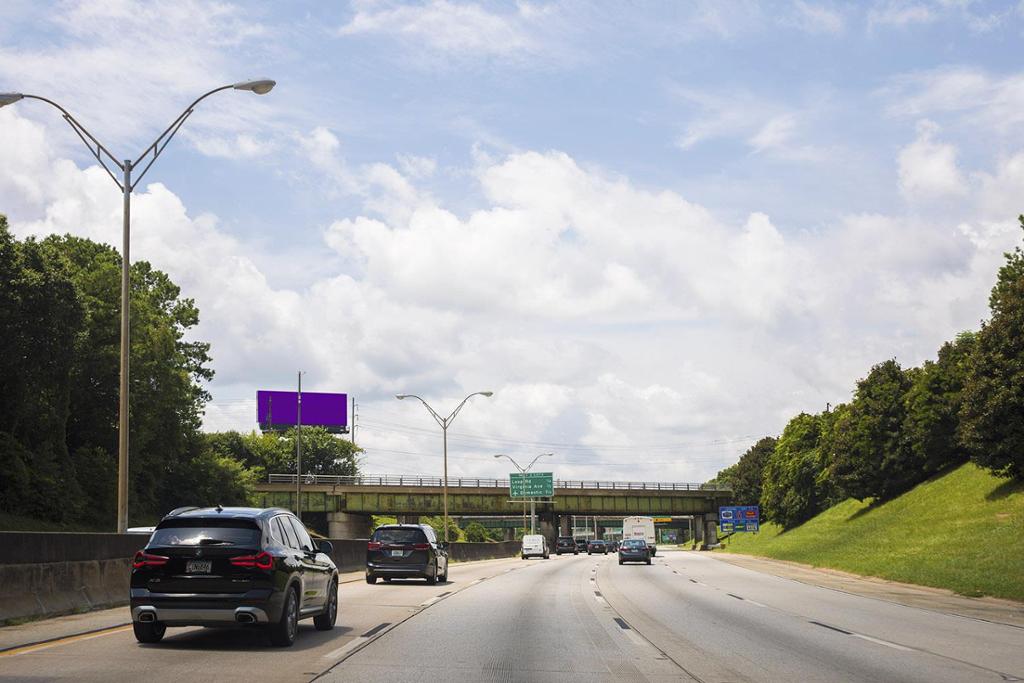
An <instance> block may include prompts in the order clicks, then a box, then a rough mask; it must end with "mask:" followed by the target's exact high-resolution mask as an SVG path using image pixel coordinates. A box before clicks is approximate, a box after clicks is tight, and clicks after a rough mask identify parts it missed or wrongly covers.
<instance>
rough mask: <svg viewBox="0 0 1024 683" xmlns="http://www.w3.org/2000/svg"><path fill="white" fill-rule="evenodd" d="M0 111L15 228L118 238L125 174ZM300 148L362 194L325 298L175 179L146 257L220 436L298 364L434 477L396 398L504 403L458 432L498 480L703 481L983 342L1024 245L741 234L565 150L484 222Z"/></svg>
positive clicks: (368, 431) (421, 430) (1004, 233)
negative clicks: (189, 302)
mask: <svg viewBox="0 0 1024 683" xmlns="http://www.w3.org/2000/svg"><path fill="white" fill-rule="evenodd" d="M0 117H3V118H2V119H0V124H2V125H0V148H3V149H4V150H5V153H6V154H7V158H8V159H9V160H10V162H11V163H10V165H6V166H5V171H4V172H3V173H0V206H4V207H6V206H8V205H10V204H11V203H18V205H19V209H18V215H17V216H16V217H15V216H14V214H13V213H12V217H13V220H12V226H13V229H14V230H15V232H16V233H17V234H19V235H29V234H33V235H44V234H50V233H64V232H72V233H75V234H80V235H84V236H88V237H91V238H93V239H97V240H101V241H104V242H107V243H112V244H116V243H119V226H120V201H119V197H118V196H117V193H116V192H113V191H112V188H111V187H110V180H109V178H107V177H106V175H105V174H104V173H103V172H102V171H101V170H99V169H97V168H95V167H91V168H86V169H80V168H78V167H77V166H76V165H75V164H73V163H71V162H69V161H67V160H65V159H63V158H62V157H61V155H60V153H59V151H57V150H55V149H54V148H53V147H52V146H50V145H48V144H47V139H48V138H47V135H46V133H45V129H44V128H42V127H41V126H39V125H38V124H36V123H33V122H31V121H28V120H26V119H23V118H20V117H19V116H18V115H17V114H16V113H14V112H11V111H4V112H0ZM929 135H933V133H931V132H930V131H928V130H924V131H922V136H923V138H927V136H929ZM928 139H929V141H930V144H931V145H937V144H939V143H937V142H935V140H934V139H933V138H928ZM23 140H24V141H23ZM302 141H303V143H304V144H305V145H306V147H305V149H306V150H307V151H308V152H309V155H310V158H311V159H315V162H316V164H317V168H322V169H334V170H335V171H336V172H337V174H338V176H339V178H341V179H342V180H344V181H346V182H351V185H350V187H351V188H352V189H353V190H354V191H355V192H357V196H358V197H360V198H361V199H362V201H363V202H364V210H363V211H354V212H352V213H349V214H347V215H343V216H339V217H338V219H337V220H336V221H334V222H333V223H331V224H330V226H329V227H328V228H326V229H325V231H324V233H323V239H324V242H323V244H321V245H319V247H320V249H321V250H322V253H323V258H324V260H325V261H326V262H331V261H330V259H329V257H330V256H331V254H332V253H334V254H337V255H338V256H337V257H336V259H337V262H338V263H339V265H338V266H337V267H335V268H334V269H333V270H332V271H331V272H329V273H327V274H325V275H324V276H322V277H320V278H318V279H316V281H315V282H313V284H312V285H310V286H309V287H304V288H288V287H280V286H275V285H274V284H273V278H272V277H271V276H272V275H273V272H272V271H270V270H265V269H264V268H261V267H260V265H258V264H261V263H266V264H272V263H274V259H273V258H271V255H269V254H264V253H262V252H261V250H262V249H265V248H266V249H272V247H264V246H262V245H261V244H260V243H257V242H248V241H245V240H243V239H240V238H237V237H233V236H231V235H230V234H228V233H227V231H226V230H225V229H224V227H223V226H222V225H221V223H220V221H219V220H218V219H217V217H215V216H211V215H193V214H192V213H191V212H190V211H189V210H188V208H187V207H186V206H185V204H184V203H183V202H182V200H181V199H180V198H179V197H178V196H177V195H176V194H175V193H174V192H173V191H172V190H171V189H170V188H168V187H166V186H163V185H160V184H156V183H154V184H150V185H149V186H147V187H145V188H142V189H141V191H140V192H138V193H136V196H135V198H134V203H133V221H134V223H133V228H134V229H133V254H134V255H135V258H138V259H146V260H148V261H150V262H151V263H153V264H154V266H156V267H158V268H160V269H162V270H165V271H166V272H167V273H168V274H169V275H170V276H171V278H172V279H173V280H174V281H175V282H177V283H178V284H180V285H181V286H182V289H183V293H184V294H185V295H187V296H190V297H194V298H195V300H196V302H197V305H198V306H199V309H200V312H201V323H200V326H199V328H198V330H197V331H196V336H197V337H198V338H200V339H206V340H209V341H211V342H212V344H213V349H212V353H213V357H214V367H215V369H216V371H217V378H216V380H215V382H214V386H213V390H214V396H215V398H214V402H213V404H212V405H211V407H210V409H209V412H208V421H207V426H208V427H210V428H214V427H219V428H223V427H226V426H234V427H240V428H249V427H252V426H253V421H254V418H253V416H252V414H251V413H252V411H251V406H250V404H249V403H248V401H249V400H250V399H251V393H252V392H253V391H254V390H255V388H256V387H261V388H262V387H267V388H280V387H283V386H285V387H286V386H290V382H291V379H292V377H293V373H294V371H295V370H296V369H298V368H299V367H301V368H302V369H303V370H306V371H307V372H308V373H309V374H308V375H307V379H308V382H309V388H310V389H311V390H339V389H340V390H345V391H349V392H350V393H352V394H354V395H356V396H357V397H358V398H359V401H360V403H361V404H362V408H361V414H362V415H363V416H364V419H365V420H366V424H365V425H364V431H363V433H362V435H361V437H360V440H361V444H362V445H365V446H366V447H367V448H368V449H369V450H368V452H369V455H368V457H367V460H366V462H367V464H366V467H367V468H368V469H370V470H374V471H394V472H406V473H417V472H418V473H422V472H431V471H436V469H437V465H438V457H439V449H438V448H437V437H438V435H437V433H436V429H435V425H434V424H433V423H432V422H431V421H430V419H429V416H428V415H426V413H425V412H424V411H422V409H421V407H419V406H415V405H407V404H406V403H407V402H406V403H403V404H397V402H396V401H394V400H393V399H390V398H389V396H390V395H391V394H393V393H395V392H397V391H414V392H416V393H422V394H423V395H424V396H425V397H427V398H428V400H430V401H431V402H432V403H433V404H434V405H435V407H437V408H438V409H439V410H441V409H444V408H448V409H449V410H450V409H451V408H452V407H454V406H455V405H456V404H457V403H458V401H460V400H461V398H462V397H463V396H465V395H466V394H467V393H469V392H471V391H477V390H481V389H491V390H493V391H495V392H496V394H495V397H494V398H493V399H491V400H488V401H483V400H481V401H479V402H477V401H475V400H474V402H473V404H472V405H471V406H468V407H467V408H466V410H465V411H464V412H463V413H461V414H460V416H459V421H458V423H457V425H456V426H455V428H453V430H452V432H451V433H450V435H449V436H450V444H449V445H450V450H451V456H452V461H451V463H450V465H451V471H452V472H453V474H455V475H459V474H463V475H478V476H493V473H494V464H493V458H492V457H491V455H492V454H493V453H496V452H506V453H509V454H511V455H516V456H518V455H528V454H533V455H535V454H536V453H537V452H544V451H556V452H558V457H559V459H558V461H557V463H556V464H557V470H558V472H559V474H560V476H567V477H568V476H576V477H588V478H593V477H594V476H596V473H598V472H600V473H602V474H601V475H600V476H607V477H608V478H615V479H624V478H648V479H661V480H664V479H676V480H684V481H685V480H700V479H704V478H707V477H709V476H711V475H713V474H714V472H715V471H716V470H717V469H719V468H720V467H721V466H723V465H724V464H727V463H728V461H730V460H732V459H734V458H735V456H736V454H737V453H738V452H741V451H742V450H743V448H744V447H745V446H746V445H748V441H750V442H752V441H753V440H755V439H756V438H757V437H758V436H761V435H763V434H765V433H770V432H774V431H778V430H779V429H780V428H781V426H782V424H783V421H784V420H785V419H786V418H788V417H789V416H790V415H792V414H793V413H795V412H797V411H799V410H808V409H817V408H820V406H823V405H824V403H825V402H826V401H830V402H833V403H835V402H836V401H837V400H842V399H844V398H847V397H848V392H849V390H850V388H851V386H852V380H853V378H855V377H857V376H860V375H862V374H863V372H864V371H865V369H866V368H867V367H869V366H870V364H871V363H873V362H877V361H878V360H880V359H883V358H887V357H891V356H892V355H893V354H894V353H895V354H897V355H898V357H899V358H900V360H901V361H904V362H908V363H916V362H920V360H922V359H923V358H924V357H928V356H930V355H931V354H932V352H933V351H934V349H935V348H936V347H937V346H938V344H939V343H940V342H941V341H942V340H944V339H947V338H949V337H950V336H951V335H952V334H953V333H955V332H956V331H957V330H959V329H963V328H965V327H971V326H974V325H975V324H976V321H977V320H978V319H979V318H980V317H981V316H982V315H984V312H985V298H986V293H987V290H988V288H989V287H990V286H991V283H992V279H993V277H994V273H995V269H996V268H997V266H998V264H999V262H1000V259H1001V252H1002V251H1004V250H1005V249H1006V248H1007V247H1008V246H1009V245H1011V244H1012V243H1014V242H1015V241H1016V240H1017V235H1016V233H1015V232H1014V229H1013V225H1012V220H1003V221H998V222H997V221H991V220H988V219H987V218H985V217H984V216H981V215H979V216H978V217H976V218H974V219H972V220H969V221H959V222H957V223H955V224H954V223H950V222H948V221H946V222H944V221H941V220H940V221H937V222H936V221H932V220H928V221H925V220H917V219H914V218H907V217H902V216H880V215H870V214H868V215H856V216H847V217H845V218H843V219H841V220H839V221H837V222H836V223H834V224H832V225H828V226H824V227H823V228H822V229H821V231H820V232H816V233H810V234H806V233H799V232H795V231H793V230H786V229H785V227H784V226H782V227H780V226H778V225H776V224H775V222H773V220H772V218H771V217H769V216H768V215H766V214H763V213H753V214H751V215H749V216H748V217H747V218H746V219H744V220H743V221H740V222H739V223H736V224H732V223H729V222H725V221H723V220H721V219H720V218H718V217H716V216H715V215H714V214H713V213H711V212H709V211H708V210H707V209H705V208H704V207H702V206H700V205H699V204H696V203H694V202H692V201H689V200H688V199H686V198H685V197H683V196H681V195H680V194H678V193H677V192H674V191H672V190H669V189H659V188H655V189H648V188H643V187H640V186H639V185H638V184H637V183H635V182H633V181H632V180H631V179H629V178H626V177H622V176H618V175H614V174H611V173H608V172H607V171H603V170H600V169H594V168H589V167H587V166H585V165H582V164H581V163H579V162H578V161H577V160H576V159H574V158H573V157H571V156H570V155H568V154H566V153H564V152H558V151H546V152H539V151H525V152H519V153H513V154H508V155H505V156H503V157H501V158H498V159H494V160H489V161H487V160H480V161H479V165H478V166H477V167H475V168H472V169H469V170H467V172H466V175H465V177H466V179H467V182H468V183H470V184H471V185H473V186H475V189H476V190H477V191H478V192H479V196H480V197H481V199H480V206H478V207H476V208H475V209H472V210H469V211H466V212H465V213H463V214H460V213H456V212H455V211H453V210H452V209H451V208H449V207H447V206H446V204H445V203H444V202H443V201H441V200H439V199H437V198H435V197H433V196H432V195H431V194H430V193H429V192H426V191H425V190H423V189H422V188H421V187H419V185H418V183H417V179H416V174H417V173H419V172H422V171H425V170H429V167H430V164H423V163H416V162H413V163H408V164H400V165H399V167H392V166H390V165H388V164H383V163H370V164H365V165H355V166H353V165H351V164H350V163H348V161H347V160H346V159H345V158H344V155H343V150H344V145H343V144H342V140H340V139H339V138H338V136H337V135H335V134H334V133H331V132H330V131H328V130H326V129H318V130H313V131H311V132H310V133H309V134H307V135H305V136H303V137H302ZM1017 165H1019V164H1017V163H1016V162H1015V161H1014V157H1007V161H1006V163H1005V165H1003V166H1001V167H999V168H998V169H995V170H994V171H993V173H992V176H991V180H990V181H986V182H984V183H982V185H983V186H984V187H987V188H989V190H988V194H986V195H985V196H986V197H987V198H986V200H985V201H986V203H987V204H986V205H988V204H991V205H992V206H993V207H994V206H995V204H996V203H997V199H998V198H997V195H999V194H1001V193H1003V192H1014V185H1013V183H1014V181H1015V178H1016V177H1017V176H1016V175H1015V174H1016V173H1017V171H1016V170H1015V169H1016V168H1017ZM10 168H18V169H23V172H22V173H21V174H20V175H18V176H15V175H14V174H13V173H11V172H10V171H9V170H7V169H10ZM336 191H339V192H340V191H342V189H341V186H336ZM989 194H990V195H992V196H991V197H988V195H989ZM1016 196H1018V193H1015V192H1014V194H1013V197H1016ZM305 383H306V382H305V381H304V384H305Z"/></svg>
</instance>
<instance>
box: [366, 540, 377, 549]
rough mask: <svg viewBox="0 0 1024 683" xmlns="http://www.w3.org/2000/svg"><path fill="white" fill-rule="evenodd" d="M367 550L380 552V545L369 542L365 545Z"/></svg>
mask: <svg viewBox="0 0 1024 683" xmlns="http://www.w3.org/2000/svg"><path fill="white" fill-rule="evenodd" d="M366 549H367V550H380V543H379V542H377V541H370V542H369V543H367V544H366Z"/></svg>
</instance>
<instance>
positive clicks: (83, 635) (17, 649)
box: [0, 624, 131, 657]
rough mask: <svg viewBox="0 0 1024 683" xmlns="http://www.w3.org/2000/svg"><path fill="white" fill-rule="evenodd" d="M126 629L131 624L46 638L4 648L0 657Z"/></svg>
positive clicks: (36, 650)
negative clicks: (29, 643)
mask: <svg viewBox="0 0 1024 683" xmlns="http://www.w3.org/2000/svg"><path fill="white" fill-rule="evenodd" d="M128 630H131V624H127V625H125V626H114V627H112V628H105V629H101V630H99V631H91V632H89V633H80V634H78V635H76V636H68V637H66V638H56V639H54V640H47V641H45V642H42V643H35V644H34V645H24V646H22V647H15V648H12V649H10V650H4V651H3V652H0V657H14V656H15V655H23V654H26V653H29V652H38V651H39V650H45V649H47V648H51V647H56V646H58V645H67V644H68V643H77V642H79V641H81V640H89V639H90V638H99V637H100V636H109V635H110V634H112V633H121V632H123V631H128Z"/></svg>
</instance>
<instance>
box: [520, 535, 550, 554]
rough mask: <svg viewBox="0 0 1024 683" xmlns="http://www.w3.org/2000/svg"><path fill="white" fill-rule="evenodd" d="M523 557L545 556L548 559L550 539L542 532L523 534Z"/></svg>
mask: <svg viewBox="0 0 1024 683" xmlns="http://www.w3.org/2000/svg"><path fill="white" fill-rule="evenodd" d="M522 556H523V559H524V560H525V559H526V558H528V557H543V558H544V559H545V560H546V559H548V556H549V553H548V539H546V538H545V537H543V536H541V535H540V534H527V535H526V536H523V552H522Z"/></svg>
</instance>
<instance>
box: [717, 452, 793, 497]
mask: <svg viewBox="0 0 1024 683" xmlns="http://www.w3.org/2000/svg"><path fill="white" fill-rule="evenodd" d="M776 443H777V441H776V439H775V438H774V437H771V436H766V437H764V438H763V439H761V440H760V441H758V442H757V443H755V444H754V445H753V446H751V447H750V448H748V449H747V451H746V452H745V453H744V454H743V455H742V456H740V459H739V461H738V462H737V463H736V464H734V465H732V466H731V467H727V468H725V469H724V470H722V471H721V472H719V473H718V475H717V476H716V477H715V479H714V480H713V481H716V482H718V483H720V484H727V485H729V486H731V487H732V491H733V501H734V504H736V505H757V504H758V503H759V502H760V500H761V481H762V476H763V472H764V466H765V463H766V462H767V460H768V456H770V455H771V454H772V453H773V452H774V451H775V444H776Z"/></svg>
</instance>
